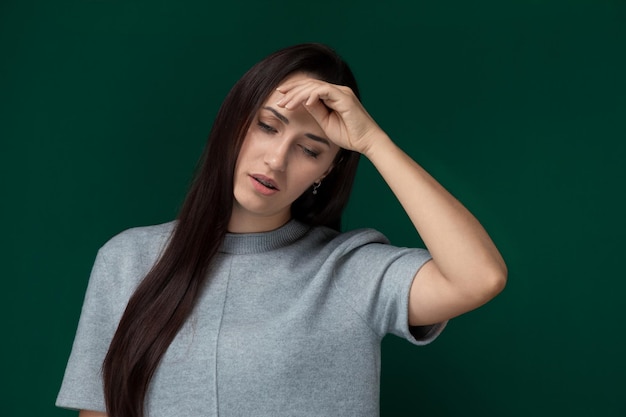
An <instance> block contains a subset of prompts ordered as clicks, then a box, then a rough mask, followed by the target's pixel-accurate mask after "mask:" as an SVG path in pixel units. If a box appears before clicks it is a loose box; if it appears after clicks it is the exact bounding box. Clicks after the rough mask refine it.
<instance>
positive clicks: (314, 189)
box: [313, 180, 322, 195]
mask: <svg viewBox="0 0 626 417" xmlns="http://www.w3.org/2000/svg"><path fill="white" fill-rule="evenodd" d="M320 185H322V180H319V181H317V182H314V183H313V195H317V189H318V188H320Z"/></svg>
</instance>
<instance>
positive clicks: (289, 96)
mask: <svg viewBox="0 0 626 417" xmlns="http://www.w3.org/2000/svg"><path fill="white" fill-rule="evenodd" d="M315 89H316V86H314V85H309V84H306V85H300V86H296V87H294V88H292V89H291V90H290V91H288V92H287V93H285V95H284V96H283V97H282V98H281V99H280V100H279V101H278V103H277V104H278V106H280V107H284V108H287V109H289V110H291V109H294V108H296V107H298V106H299V105H300V104H302V103H305V102H306V101H307V100H309V98H310V97H311V95H313V94H314V92H315ZM316 97H317V95H316Z"/></svg>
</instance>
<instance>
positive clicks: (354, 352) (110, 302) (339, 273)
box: [56, 220, 445, 417]
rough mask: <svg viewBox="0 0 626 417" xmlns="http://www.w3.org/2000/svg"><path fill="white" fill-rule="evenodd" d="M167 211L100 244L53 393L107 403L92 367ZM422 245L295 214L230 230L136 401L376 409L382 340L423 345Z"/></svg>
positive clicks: (216, 412) (164, 406)
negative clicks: (260, 228)
mask: <svg viewBox="0 0 626 417" xmlns="http://www.w3.org/2000/svg"><path fill="white" fill-rule="evenodd" d="M173 226H174V223H173V222H171V223H166V224H163V225H158V226H149V227H141V228H135V229H130V230H127V231H125V232H123V233H121V234H119V235H118V236H116V237H114V238H113V239H111V240H110V241H109V242H107V244H106V245H104V246H103V247H102V248H101V249H100V251H99V252H98V256H97V258H96V261H95V264H94V267H93V270H92V274H91V278H90V281H89V286H88V288H87V293H86V296H85V301H84V304H83V309H82V313H81V317H80V322H79V325H78V330H77V332H76V338H75V340H74V345H73V348H72V353H71V355H70V359H69V362H68V365H67V369H66V371H65V377H64V379H63V384H62V387H61V391H60V393H59V395H58V398H57V403H56V404H57V406H60V407H66V408H73V409H87V410H97V411H105V405H104V398H103V390H102V378H101V367H102V361H103V359H104V356H105V355H106V352H107V349H108V346H109V343H110V341H111V339H112V337H113V334H114V332H115V329H116V327H117V323H118V321H119V319H120V317H121V315H122V313H123V312H124V309H125V307H126V303H127V302H128V299H129V298H130V296H131V295H132V293H133V291H134V290H135V288H136V287H137V285H138V283H139V282H140V281H141V279H142V278H143V277H144V276H145V275H146V273H147V272H148V271H149V270H150V268H151V267H152V265H153V264H154V263H155V261H156V260H157V258H158V256H159V255H160V253H161V251H162V250H163V248H164V247H165V245H166V244H167V239H168V237H169V236H170V234H171V232H172V230H173ZM429 259H430V255H429V254H428V252H427V251H426V250H424V249H407V248H397V247H394V246H391V245H389V244H388V241H387V239H386V238H385V237H384V236H383V235H381V234H380V233H379V232H376V231H374V230H370V229H365V230H357V231H352V232H348V233H337V232H335V231H333V230H330V229H327V228H323V227H315V228H311V227H309V226H307V225H304V224H302V223H299V222H297V221H293V220H292V221H291V222H289V223H287V224H286V225H284V226H283V227H281V228H279V229H277V230H274V231H271V232H267V233H253V234H228V235H227V236H226V238H225V241H224V243H223V245H222V249H221V250H220V253H219V254H218V255H217V257H216V258H215V260H214V262H213V264H212V266H211V269H210V278H209V280H208V282H207V285H206V287H205V288H204V289H203V292H202V295H201V297H200V299H199V301H198V304H197V305H196V307H195V309H194V311H193V313H192V315H191V316H190V318H189V319H188V320H187V322H186V323H185V325H184V326H183V327H182V328H181V330H180V332H179V333H178V335H177V336H176V338H175V339H174V341H173V342H172V344H171V345H170V347H169V349H168V351H167V352H166V354H165V356H164V357H163V359H162V361H161V363H160V365H159V367H158V369H157V372H156V374H155V376H154V378H153V380H152V383H151V385H150V389H149V392H148V396H147V400H146V410H147V416H149V417H161V416H162V417H176V416H181V417H183V416H184V417H195V416H198V417H199V416H221V417H224V416H246V417H248V416H273V417H276V416H358V417H369V416H372V417H373V416H378V415H379V404H378V402H379V384H380V342H381V339H382V338H383V337H384V336H385V334H388V333H392V334H396V335H398V336H400V337H403V338H405V339H407V340H409V341H410V342H412V343H414V344H417V345H422V344H426V343H429V342H430V341H432V340H433V339H434V338H435V337H437V336H438V335H439V333H440V332H441V330H442V329H443V327H444V326H445V323H442V324H439V325H435V326H432V327H431V328H429V329H426V331H425V332H424V329H421V330H422V331H421V332H419V334H420V336H418V337H419V339H416V338H415V337H414V336H413V335H412V334H411V329H410V328H409V326H408V298H409V288H410V286H411V282H412V279H413V277H414V275H415V273H416V272H417V270H418V269H419V268H420V267H421V266H422V265H423V264H424V263H425V262H427V261H428V260H429Z"/></svg>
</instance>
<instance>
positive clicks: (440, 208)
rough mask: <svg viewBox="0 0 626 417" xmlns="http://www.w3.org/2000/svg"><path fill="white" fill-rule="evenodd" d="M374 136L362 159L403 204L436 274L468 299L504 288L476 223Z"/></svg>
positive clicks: (493, 253)
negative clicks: (486, 290)
mask: <svg viewBox="0 0 626 417" xmlns="http://www.w3.org/2000/svg"><path fill="white" fill-rule="evenodd" d="M378 136H379V137H377V138H376V140H374V141H372V142H371V143H372V145H371V146H370V147H369V149H368V150H367V151H366V152H365V156H366V157H367V158H368V159H369V160H370V161H371V162H372V163H373V164H374V166H375V167H376V168H377V170H378V171H379V172H380V174H381V175H382V177H383V178H384V179H385V181H386V182H387V184H388V185H389V187H390V188H391V190H392V191H393V193H394V194H395V195H396V197H397V198H398V200H399V201H400V203H401V204H402V207H403V208H404V210H405V211H406V213H407V214H408V216H409V218H410V219H411V221H412V223H413V225H414V226H415V228H416V229H417V231H418V233H419V234H420V237H421V238H422V240H423V241H424V243H425V244H426V247H427V248H428V250H429V251H430V253H431V255H432V256H433V260H434V262H435V263H436V264H437V267H438V268H439V270H440V271H441V274H442V275H443V276H444V277H445V278H446V279H447V280H449V281H451V282H452V283H453V284H454V285H455V286H457V288H459V289H460V290H462V291H464V292H465V291H467V293H468V294H470V295H471V294H472V293H473V291H483V288H484V286H489V285H492V281H494V282H493V285H495V286H499V285H503V280H504V278H505V277H506V266H505V264H504V261H503V259H502V257H501V256H500V253H499V252H498V250H497V248H496V247H495V245H494V243H493V242H492V240H491V238H490V237H489V235H488V234H487V232H486V231H485V229H484V228H483V227H482V226H481V224H480V223H479V222H478V220H476V218H475V217H474V216H473V215H472V214H471V213H470V212H469V211H468V210H467V209H466V208H465V207H464V206H463V205H462V204H461V203H460V202H459V201H458V200H457V199H456V198H454V197H453V196H452V195H451V194H450V193H449V192H448V191H446V190H445V189H444V188H443V187H442V186H441V185H440V184H439V183H438V182H437V181H436V180H435V179H434V178H433V177H432V176H430V175H429V174H428V173H427V172H426V171H425V170H424V169H423V168H422V167H421V166H419V165H418V164H417V163H416V162H415V161H413V160H412V159H411V158H410V157H409V156H408V155H407V154H406V153H404V152H403V151H402V150H401V149H400V148H399V147H397V146H396V145H395V144H394V143H393V142H392V141H391V140H390V139H389V137H388V136H386V135H385V134H384V133H380V134H379V135H378ZM479 284H484V285H479Z"/></svg>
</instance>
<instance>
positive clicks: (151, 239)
mask: <svg viewBox="0 0 626 417" xmlns="http://www.w3.org/2000/svg"><path fill="white" fill-rule="evenodd" d="M175 225H176V222H175V221H171V222H168V223H163V224H158V225H153V226H142V227H134V228H131V229H127V230H124V231H123V232H121V233H119V234H117V235H115V236H113V237H112V238H111V239H109V240H108V241H107V242H106V243H105V244H104V245H103V246H102V247H101V248H100V250H99V251H98V255H99V256H100V257H102V258H104V260H105V261H106V262H107V263H117V264H128V263H133V264H148V265H149V266H152V264H153V263H154V262H155V261H156V258H157V257H158V256H159V255H160V254H161V252H162V251H163V249H164V248H165V246H166V245H167V242H168V241H169V238H170V236H171V235H172V232H173V231H174V227H175Z"/></svg>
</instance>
